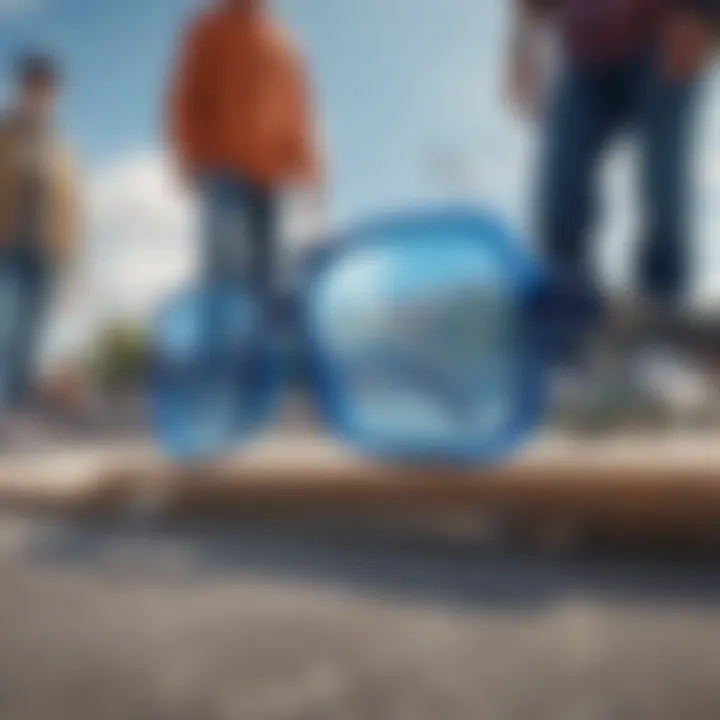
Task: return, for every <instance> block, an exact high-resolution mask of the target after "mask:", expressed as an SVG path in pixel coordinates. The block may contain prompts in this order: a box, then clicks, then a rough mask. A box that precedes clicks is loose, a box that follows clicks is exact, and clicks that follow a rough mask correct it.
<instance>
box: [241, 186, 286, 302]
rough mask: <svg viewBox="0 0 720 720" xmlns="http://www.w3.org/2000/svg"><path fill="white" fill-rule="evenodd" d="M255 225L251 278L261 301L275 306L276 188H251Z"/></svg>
mask: <svg viewBox="0 0 720 720" xmlns="http://www.w3.org/2000/svg"><path fill="white" fill-rule="evenodd" d="M248 196H249V205H248V210H249V218H250V229H251V257H250V282H251V284H252V287H253V291H254V292H255V293H256V295H257V297H258V298H260V300H261V302H262V303H263V304H264V305H265V306H266V307H267V308H269V309H270V308H272V306H273V304H274V301H275V299H276V295H277V290H278V274H279V267H278V252H277V232H276V228H277V217H276V214H277V212H276V202H275V196H274V194H273V192H272V191H270V190H267V189H265V188H261V187H257V186H251V187H249V188H248Z"/></svg>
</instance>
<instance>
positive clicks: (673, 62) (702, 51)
mask: <svg viewBox="0 0 720 720" xmlns="http://www.w3.org/2000/svg"><path fill="white" fill-rule="evenodd" d="M714 44H715V38H714V34H713V31H712V28H711V27H710V25H709V23H707V21H705V19H704V18H703V17H702V16H701V15H699V14H697V13H692V12H689V11H678V12H676V13H675V14H673V16H672V17H671V18H670V20H669V21H668V24H667V26H666V28H665V36H664V54H663V71H664V73H665V76H666V77H667V78H668V79H670V80H674V81H683V80H689V79H692V78H693V77H696V76H697V75H699V74H700V73H701V72H702V70H703V69H704V67H705V66H706V64H707V63H708V62H709V59H710V57H711V56H712V52H713V49H714Z"/></svg>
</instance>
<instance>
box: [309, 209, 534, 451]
mask: <svg viewBox="0 0 720 720" xmlns="http://www.w3.org/2000/svg"><path fill="white" fill-rule="evenodd" d="M362 240H363V242H358V243H353V244H351V245H350V246H349V248H350V249H348V250H347V252H344V253H343V254H342V255H341V256H339V257H337V258H335V260H334V261H333V262H331V263H329V264H328V265H326V266H325V268H324V269H323V270H322V271H320V273H319V274H318V276H317V278H316V282H315V284H314V286H313V288H312V292H311V294H310V308H309V312H310V318H311V325H312V327H313V328H314V332H315V335H316V337H317V339H318V347H319V357H320V359H321V360H320V365H321V372H322V376H323V378H324V380H323V385H324V387H325V388H326V390H327V393H326V398H325V399H326V401H327V404H328V405H329V408H330V412H331V416H332V418H333V420H334V421H335V422H336V423H337V424H339V425H340V426H341V429H342V430H343V431H344V432H345V433H346V434H349V435H350V436H351V437H353V438H356V439H359V440H360V441H361V442H362V443H363V444H364V445H366V446H369V447H376V448H380V449H382V450H383V451H385V452H389V453H395V454H404V453H409V454H415V453H417V454H439V455H446V456H452V455H454V454H455V455H458V456H463V457H472V458H483V457H488V458H489V457H490V456H492V455H494V454H496V453H499V452H501V450H503V449H505V448H506V447H507V446H508V445H509V444H511V442H513V441H517V440H518V439H519V438H520V437H521V436H522V437H524V435H525V433H526V432H529V431H530V430H531V429H532V428H533V427H534V426H535V424H536V422H537V415H538V412H537V411H538V402H537V401H538V397H537V396H538V390H539V388H540V374H539V365H537V364H534V363H533V361H532V359H531V357H530V354H529V353H528V346H527V342H526V333H525V327H524V313H523V309H522V306H523V303H522V295H523V291H524V288H525V285H526V284H528V283H530V279H529V276H528V274H527V272H526V271H527V269H528V264H529V260H528V258H527V257H525V255H524V254H523V253H520V254H518V253H515V252H508V249H509V243H510V241H509V239H508V238H507V237H506V236H505V234H504V233H503V232H502V231H501V230H500V229H499V228H498V227H497V226H495V225H493V224H492V223H488V222H483V221H481V220H480V219H476V220H475V221H469V220H467V219H464V220H459V219H458V220H453V219H452V218H448V219H447V221H446V222H442V221H438V220H435V221H433V222H429V223H427V222H425V223H424V222H417V221H415V222H407V223H402V222H400V223H395V224H390V225H389V226H388V227H385V228H383V227H380V228H376V229H374V230H373V231H372V232H371V233H369V235H368V236H367V237H363V238H362Z"/></svg>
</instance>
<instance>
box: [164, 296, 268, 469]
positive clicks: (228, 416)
mask: <svg viewBox="0 0 720 720" xmlns="http://www.w3.org/2000/svg"><path fill="white" fill-rule="evenodd" d="M274 385H275V380H274V370H273V362H272V353H271V349H270V346H269V341H268V337H267V334H266V333H265V332H264V327H263V323H262V318H261V317H260V314H259V311H258V308H257V307H256V305H255V304H254V303H253V302H252V301H251V299H250V297H249V296H248V295H247V294H246V293H244V292H242V291H240V290H233V289H225V288H201V289H196V290H193V291H190V292H188V293H187V294H186V295H183V296H182V297H179V298H177V299H176V300H174V301H172V302H171V303H170V304H169V305H168V306H167V308H166V309H165V311H164V312H163V313H162V314H161V316H160V318H159V319H158V322H157V323H156V325H155V327H154V330H153V336H152V375H151V388H150V391H151V400H152V407H153V415H154V420H155V428H156V431H157V433H158V436H159V440H160V443H161V445H162V447H163V448H164V449H165V450H166V451H167V452H169V453H170V454H172V455H174V456H178V457H205V456H210V455H213V454H215V453H218V452H221V451H223V450H225V449H227V448H228V447H230V446H231V445H233V444H234V443H236V442H237V441H238V440H240V439H242V438H243V437H244V436H245V435H247V434H249V433H250V432H251V431H252V430H254V429H255V428H256V427H257V425H258V424H259V423H260V422H261V421H262V420H263V418H264V415H265V413H266V411H267V409H268V406H269V402H270V399H271V396H272V394H273V389H274Z"/></svg>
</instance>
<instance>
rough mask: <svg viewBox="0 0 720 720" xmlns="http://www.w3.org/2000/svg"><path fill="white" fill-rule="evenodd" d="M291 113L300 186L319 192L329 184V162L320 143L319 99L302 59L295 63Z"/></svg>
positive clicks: (294, 160)
mask: <svg viewBox="0 0 720 720" xmlns="http://www.w3.org/2000/svg"><path fill="white" fill-rule="evenodd" d="M290 72H291V74H292V83H291V95H292V97H291V110H290V117H292V118H293V123H294V124H293V129H292V138H291V142H290V154H291V157H292V160H291V162H292V165H293V170H294V172H293V177H294V180H296V181H297V182H299V183H301V184H303V185H306V186H309V187H312V188H315V189H318V188H320V186H321V185H322V184H323V182H324V180H325V159H324V154H323V151H322V145H321V141H320V131H319V123H318V120H317V114H316V107H315V97H314V92H313V90H312V87H311V83H310V79H309V77H308V71H307V68H306V66H305V63H304V61H303V59H302V57H301V56H300V55H298V54H294V55H293V57H292V61H291V71H290Z"/></svg>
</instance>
